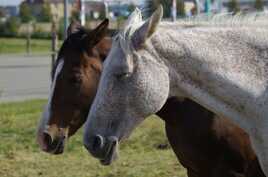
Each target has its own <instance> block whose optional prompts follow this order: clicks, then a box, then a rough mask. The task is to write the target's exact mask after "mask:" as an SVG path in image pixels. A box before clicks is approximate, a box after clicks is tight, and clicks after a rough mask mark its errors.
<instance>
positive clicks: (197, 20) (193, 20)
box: [115, 8, 268, 54]
mask: <svg viewBox="0 0 268 177" xmlns="http://www.w3.org/2000/svg"><path fill="white" fill-rule="evenodd" d="M267 19H268V13H250V14H247V15H245V14H237V15H231V14H228V13H225V14H216V15H211V16H207V15H200V16H195V17H189V18H184V19H179V20H177V22H175V23H174V22H169V21H163V22H162V23H161V24H160V27H171V28H187V27H268V20H267ZM144 23H145V21H143V20H142V11H141V10H140V9H138V8H136V9H135V11H134V12H133V13H132V14H131V15H130V16H129V18H128V20H127V21H126V23H125V25H124V27H123V29H122V30H121V31H120V32H119V33H118V34H117V35H116V36H115V39H117V40H119V43H120V46H121V48H122V49H123V51H124V53H126V54H127V53H129V52H130V50H133V49H131V47H130V46H131V37H132V36H133V34H134V33H135V32H136V30H137V29H139V27H140V26H142V25H143V24H144Z"/></svg>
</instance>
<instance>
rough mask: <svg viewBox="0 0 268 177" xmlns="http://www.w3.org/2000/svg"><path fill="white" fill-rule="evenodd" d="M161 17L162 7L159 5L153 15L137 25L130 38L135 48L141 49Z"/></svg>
mask: <svg viewBox="0 0 268 177" xmlns="http://www.w3.org/2000/svg"><path fill="white" fill-rule="evenodd" d="M162 17H163V7H162V5H160V6H159V7H158V8H157V10H156V11H155V12H154V13H153V15H152V16H151V17H150V18H149V19H148V20H147V21H146V22H145V23H144V24H143V25H141V27H139V28H138V29H137V30H136V31H135V32H134V34H133V36H132V38H131V40H132V43H133V46H134V48H135V49H136V50H138V49H141V48H142V47H143V46H144V44H145V42H146V41H147V40H148V39H149V38H150V37H151V36H152V35H153V34H154V32H155V31H156V29H157V27H158V25H159V23H160V21H161V20H162Z"/></svg>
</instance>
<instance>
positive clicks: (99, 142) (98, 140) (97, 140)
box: [92, 135, 104, 151]
mask: <svg viewBox="0 0 268 177" xmlns="http://www.w3.org/2000/svg"><path fill="white" fill-rule="evenodd" d="M103 146H104V138H103V137H102V136H101V135H96V136H95V137H94V138H93V144H92V150H93V151H98V150H100V149H102V148H103Z"/></svg>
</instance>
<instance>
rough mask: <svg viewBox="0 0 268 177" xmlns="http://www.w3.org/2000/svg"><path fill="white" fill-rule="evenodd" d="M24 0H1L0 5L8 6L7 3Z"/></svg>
mask: <svg viewBox="0 0 268 177" xmlns="http://www.w3.org/2000/svg"><path fill="white" fill-rule="evenodd" d="M21 1H22V0H0V5H1V6H7V5H17V4H19V3H20V2H21Z"/></svg>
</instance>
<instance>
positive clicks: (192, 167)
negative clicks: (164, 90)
mask: <svg viewBox="0 0 268 177" xmlns="http://www.w3.org/2000/svg"><path fill="white" fill-rule="evenodd" d="M157 115H158V116H160V117H161V118H162V119H163V120H164V121H165V123H166V134H167V137H168V140H169V142H170V144H171V146H172V148H173V150H174V152H175V154H176V156H177V158H178V160H179V161H180V162H181V164H182V165H183V166H184V167H185V168H186V169H187V173H188V177H265V175H264V174H263V172H262V170H261V168H260V165H259V163H258V160H257V157H256V155H255V153H254V151H253V149H252V148H251V145H250V141H249V136H248V135H247V134H246V133H245V132H244V131H243V130H242V129H241V128H239V127H238V126H236V125H234V124H233V123H232V122H230V121H229V119H226V118H222V117H217V116H216V115H214V114H213V113H212V112H210V111H208V110H206V109H205V108H203V107H202V106H200V105H199V104H197V103H195V102H193V101H191V100H188V99H185V100H179V99H177V98H175V97H173V98H170V99H169V100H168V101H167V103H166V104H165V105H164V106H163V107H162V109H161V110H160V111H159V112H158V113H157Z"/></svg>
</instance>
